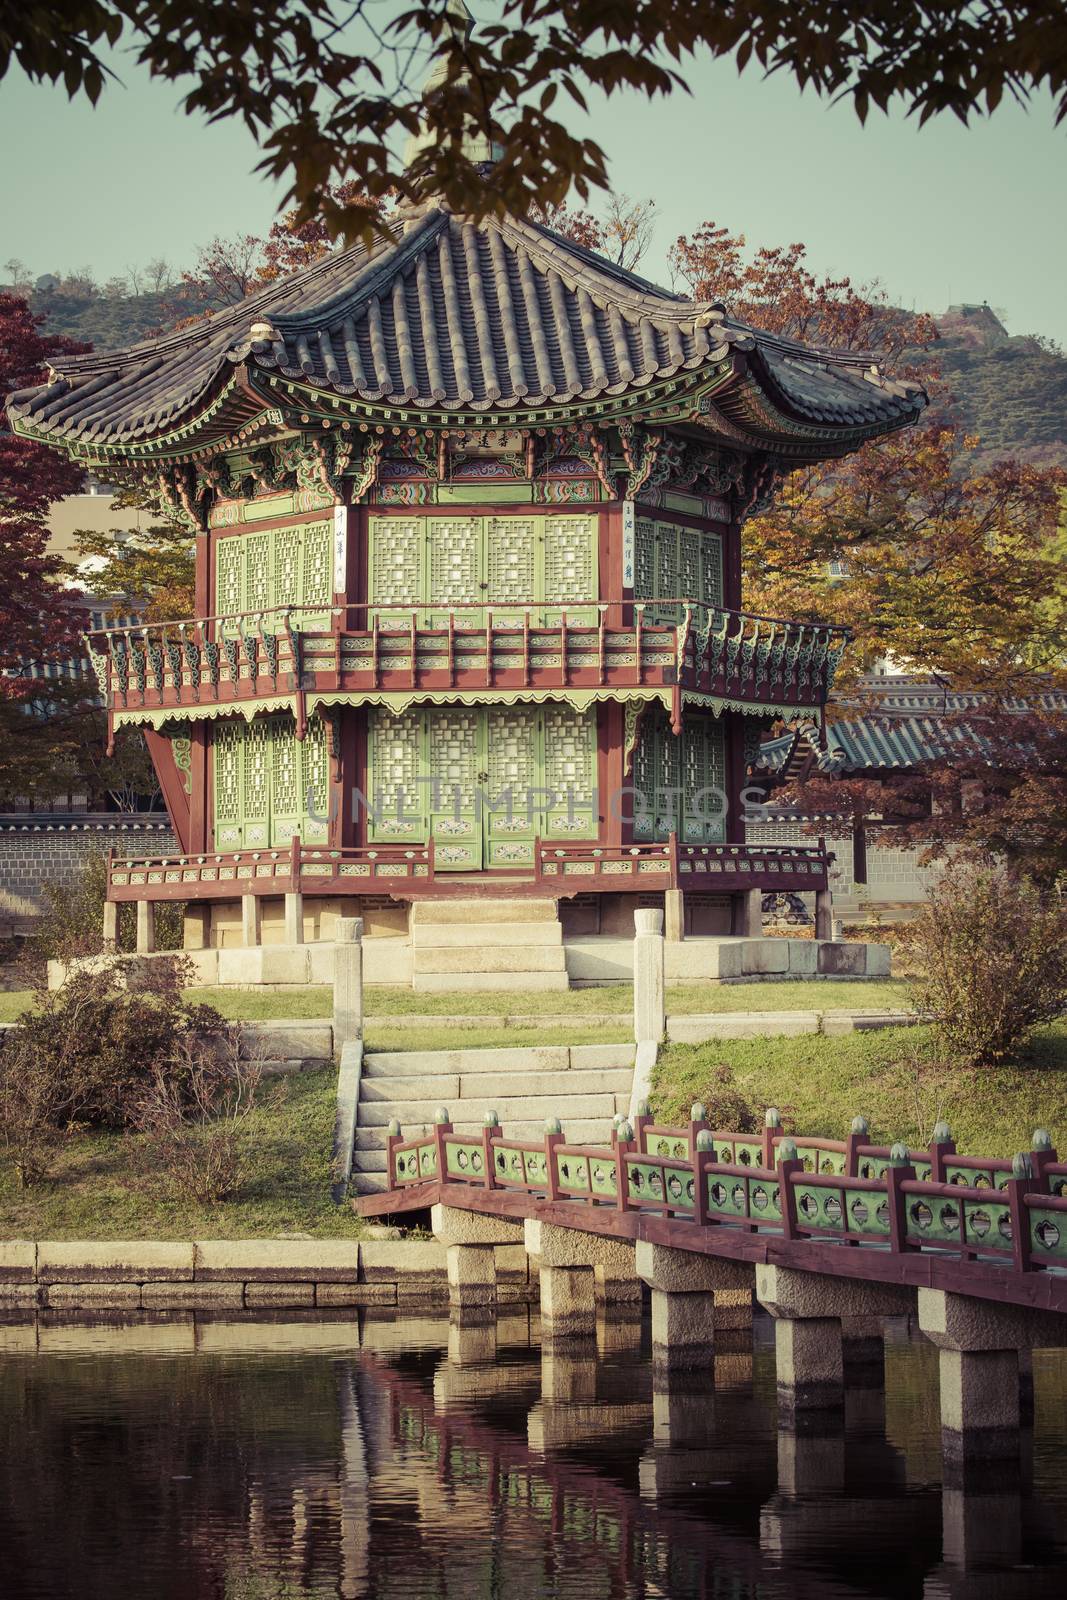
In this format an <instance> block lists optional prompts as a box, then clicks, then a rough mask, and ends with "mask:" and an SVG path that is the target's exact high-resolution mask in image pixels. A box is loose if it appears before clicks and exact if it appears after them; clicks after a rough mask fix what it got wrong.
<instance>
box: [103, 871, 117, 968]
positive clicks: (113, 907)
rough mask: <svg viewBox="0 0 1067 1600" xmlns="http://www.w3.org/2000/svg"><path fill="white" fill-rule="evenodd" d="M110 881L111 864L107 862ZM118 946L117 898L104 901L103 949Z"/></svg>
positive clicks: (112, 948) (112, 949)
mask: <svg viewBox="0 0 1067 1600" xmlns="http://www.w3.org/2000/svg"><path fill="white" fill-rule="evenodd" d="M110 881H111V866H110V862H109V864H108V882H109V883H110ZM118 947H119V907H118V901H117V900H105V901H104V949H105V950H109V951H115V950H117V949H118Z"/></svg>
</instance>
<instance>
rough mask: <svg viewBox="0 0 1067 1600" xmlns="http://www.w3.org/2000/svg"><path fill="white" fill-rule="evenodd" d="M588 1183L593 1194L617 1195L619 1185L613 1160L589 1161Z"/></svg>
mask: <svg viewBox="0 0 1067 1600" xmlns="http://www.w3.org/2000/svg"><path fill="white" fill-rule="evenodd" d="M589 1181H590V1184H591V1185H592V1189H593V1193H594V1194H603V1195H612V1196H614V1195H617V1194H618V1192H619V1183H618V1175H617V1173H616V1171H615V1162H614V1160H604V1161H590V1163H589Z"/></svg>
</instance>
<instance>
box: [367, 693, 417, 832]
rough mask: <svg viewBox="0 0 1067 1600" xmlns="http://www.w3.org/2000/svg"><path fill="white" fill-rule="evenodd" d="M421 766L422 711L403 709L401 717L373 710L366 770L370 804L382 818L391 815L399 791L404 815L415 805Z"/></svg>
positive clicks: (395, 808)
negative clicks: (369, 779)
mask: <svg viewBox="0 0 1067 1600" xmlns="http://www.w3.org/2000/svg"><path fill="white" fill-rule="evenodd" d="M421 767H422V714H421V712H418V711H406V712H404V713H403V715H401V716H397V717H395V716H393V715H392V713H391V712H388V711H383V710H375V711H372V712H371V718H370V770H371V774H372V779H373V785H374V792H373V793H372V794H371V796H370V800H371V804H372V805H377V806H380V808H381V815H382V818H383V819H388V818H389V817H390V816H392V817H395V816H396V813H397V806H398V802H399V800H400V798H401V793H400V792H401V790H403V807H404V812H405V814H406V815H410V814H411V812H412V811H413V810H414V809H416V808H417V806H418V803H419V800H418V796H419V786H418V784H417V782H416V779H417V778H418V777H419V775H420V772H421Z"/></svg>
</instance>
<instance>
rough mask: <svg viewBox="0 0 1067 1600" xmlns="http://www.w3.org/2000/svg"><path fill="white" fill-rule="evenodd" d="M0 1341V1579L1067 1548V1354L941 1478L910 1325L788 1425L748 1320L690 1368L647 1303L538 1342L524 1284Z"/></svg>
mask: <svg viewBox="0 0 1067 1600" xmlns="http://www.w3.org/2000/svg"><path fill="white" fill-rule="evenodd" d="M0 1347H3V1348H4V1349H5V1359H4V1361H3V1364H2V1366H0V1548H2V1549H3V1551H4V1556H5V1562H4V1565H5V1576H4V1585H3V1592H4V1595H5V1597H6V1600H23V1597H26V1600H29V1597H30V1596H33V1597H35V1600H36V1597H39V1596H49V1597H50V1596H53V1595H60V1594H73V1593H77V1594H78V1595H79V1596H80V1597H81V1600H96V1597H97V1596H105V1595H107V1596H111V1595H119V1594H122V1595H128V1596H137V1595H141V1594H149V1593H150V1594H152V1595H153V1596H158V1597H161V1600H170V1597H174V1600H178V1597H181V1600H186V1597H189V1600H200V1597H201V1596H212V1597H214V1596H219V1597H223V1600H291V1597H293V1596H297V1595H305V1594H307V1595H315V1596H320V1595H335V1596H340V1597H342V1600H363V1597H368V1600H431V1597H433V1600H453V1597H455V1600H461V1597H462V1600H483V1597H484V1600H490V1597H491V1600H498V1597H503V1600H541V1597H549V1596H551V1597H554V1600H555V1597H560V1600H569V1597H572V1596H573V1597H575V1600H577V1597H579V1596H581V1597H582V1600H597V1597H601V1596H603V1597H604V1600H630V1597H633V1600H645V1597H646V1596H653V1595H664V1596H669V1597H672V1600H697V1597H700V1600H705V1597H707V1600H711V1597H715V1600H718V1597H720V1596H729V1597H736V1600H750V1597H751V1600H756V1597H757V1596H759V1597H760V1600H778V1597H782V1600H784V1597H786V1596H789V1597H793V1596H800V1597H802V1600H806V1597H809V1596H810V1597H811V1600H815V1596H816V1595H818V1596H819V1597H820V1600H824V1597H830V1600H833V1597H835V1596H837V1597H841V1600H846V1597H849V1596H853V1597H860V1596H886V1597H897V1596H900V1597H902V1600H903V1597H909V1600H910V1597H913V1596H916V1597H918V1596H922V1597H924V1600H925V1597H929V1600H936V1597H955V1596H959V1597H961V1600H962V1597H964V1596H966V1600H986V1597H997V1600H1024V1597H1029V1596H1037V1595H1041V1596H1047V1595H1049V1594H1050V1593H1051V1592H1057V1591H1058V1586H1057V1577H1056V1574H1057V1572H1059V1575H1060V1581H1061V1582H1062V1576H1063V1573H1064V1572H1067V1475H1065V1473H1064V1471H1063V1468H1064V1465H1065V1464H1067V1463H1065V1456H1067V1446H1065V1442H1064V1440H1065V1430H1064V1417H1065V1411H1067V1357H1065V1355H1064V1353H1063V1352H1054V1353H1053V1352H1050V1353H1048V1354H1047V1355H1045V1354H1042V1355H1039V1356H1038V1357H1037V1361H1036V1417H1037V1423H1036V1428H1035V1429H1034V1430H1033V1431H1032V1432H1029V1433H1028V1434H1027V1437H1026V1440H1025V1443H1024V1450H1023V1453H1022V1464H1021V1472H1020V1474H1019V1476H1018V1477H1017V1478H1015V1479H1014V1480H1011V1479H1005V1476H1004V1468H1003V1464H1001V1465H1000V1466H999V1467H998V1469H997V1471H998V1478H997V1481H995V1482H985V1483H981V1482H978V1483H976V1484H973V1485H972V1486H971V1487H970V1489H969V1491H968V1492H967V1493H964V1492H963V1491H961V1490H949V1489H946V1490H945V1491H944V1492H943V1493H942V1491H941V1484H940V1474H941V1453H940V1439H939V1424H938V1407H937V1402H936V1395H937V1352H936V1351H935V1350H934V1349H933V1347H932V1346H931V1345H929V1344H928V1343H927V1342H926V1341H924V1340H918V1339H913V1338H912V1337H911V1336H910V1335H909V1331H908V1328H907V1325H906V1324H905V1323H904V1322H903V1321H901V1322H900V1323H898V1324H895V1325H893V1326H891V1327H890V1330H889V1334H888V1337H887V1340H886V1354H885V1364H884V1370H883V1368H882V1366H881V1365H876V1366H869V1367H866V1368H855V1369H853V1370H851V1371H850V1373H849V1382H848V1386H847V1396H846V1408H845V1412H844V1415H843V1416H841V1415H840V1414H837V1415H836V1416H831V1415H828V1416H827V1417H825V1418H821V1419H819V1418H815V1419H812V1418H807V1419H805V1425H804V1428H803V1430H802V1431H791V1430H789V1429H781V1428H779V1425H778V1415H777V1408H776V1396H775V1365H774V1352H773V1338H772V1334H771V1327H770V1324H769V1323H767V1322H765V1321H764V1320H763V1319H762V1318H757V1319H756V1323H755V1326H754V1333H753V1335H749V1334H748V1333H747V1332H744V1331H738V1332H736V1333H733V1334H730V1335H723V1336H721V1338H720V1340H719V1341H717V1344H716V1353H715V1369H714V1373H713V1374H712V1373H710V1372H709V1373H705V1374H703V1375H701V1376H700V1377H699V1378H698V1377H694V1376H693V1375H689V1376H687V1377H686V1378H684V1379H683V1378H679V1377H678V1376H677V1375H673V1376H668V1375H666V1374H664V1373H663V1372H661V1371H659V1370H658V1369H656V1370H655V1371H654V1370H653V1366H652V1363H651V1361H650V1359H649V1331H648V1326H647V1320H646V1321H645V1322H644V1323H642V1321H641V1319H640V1318H634V1317H633V1316H630V1317H627V1318H621V1319H620V1318H618V1317H613V1318H612V1319H611V1320H607V1319H605V1318H604V1317H603V1316H602V1317H601V1319H600V1321H599V1323H598V1328H597V1336H596V1338H595V1339H590V1340H585V1341H583V1340H576V1341H573V1342H570V1343H568V1344H567V1345H566V1346H563V1345H559V1344H553V1345H549V1346H545V1347H544V1348H542V1347H541V1344H540V1341H539V1337H538V1325H537V1317H536V1312H534V1311H531V1310H529V1309H528V1308H526V1307H521V1308H515V1310H514V1311H513V1312H511V1311H507V1312H501V1314H500V1315H499V1316H498V1317H495V1318H493V1319H492V1320H488V1321H487V1320H477V1321H474V1322H473V1323H472V1322H469V1321H466V1320H464V1321H456V1320H452V1321H451V1322H450V1321H449V1319H448V1318H447V1316H431V1317H427V1318H420V1319H412V1318H403V1319H398V1318H396V1316H395V1313H388V1312H384V1311H383V1312H377V1311H372V1310H368V1311H367V1312H366V1313H363V1314H361V1315H360V1317H359V1320H358V1321H337V1322H329V1321H323V1320H322V1318H321V1316H319V1317H318V1318H317V1319H316V1320H313V1321H312V1320H308V1321H301V1320H291V1321H277V1322H260V1321H247V1322H215V1321H211V1320H208V1319H203V1318H201V1319H193V1318H184V1319H181V1318H172V1319H166V1320H163V1321H159V1322H155V1323H152V1324H144V1323H137V1324H114V1325H106V1326H87V1327H78V1326H76V1325H71V1324H70V1323H66V1324H63V1323H59V1322H57V1321H55V1320H51V1321H50V1320H49V1319H47V1318H42V1319H41V1321H40V1323H39V1324H36V1325H34V1324H29V1323H26V1324H23V1325H21V1326H9V1327H4V1328H0ZM31 1439H32V1448H31V1449H29V1450H27V1448H26V1445H27V1442H28V1441H29V1440H31Z"/></svg>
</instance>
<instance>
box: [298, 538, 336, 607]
mask: <svg viewBox="0 0 1067 1600" xmlns="http://www.w3.org/2000/svg"><path fill="white" fill-rule="evenodd" d="M302 532H303V545H304V562H303V593H302V594H301V597H300V598H301V601H302V603H303V604H304V605H305V606H328V605H329V604H330V602H331V601H332V599H333V582H334V579H333V527H332V525H331V524H330V523H329V522H310V523H307V524H306V525H305V526H304V528H303V530H302Z"/></svg>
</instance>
